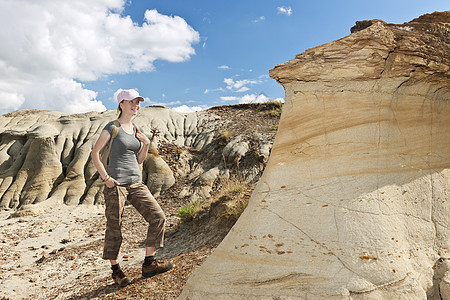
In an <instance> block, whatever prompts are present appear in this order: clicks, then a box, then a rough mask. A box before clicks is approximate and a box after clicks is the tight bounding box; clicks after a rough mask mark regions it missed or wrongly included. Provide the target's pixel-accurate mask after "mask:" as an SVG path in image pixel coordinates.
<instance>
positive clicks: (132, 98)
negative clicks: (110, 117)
mask: <svg viewBox="0 0 450 300" xmlns="http://www.w3.org/2000/svg"><path fill="white" fill-rule="evenodd" d="M117 101H118V103H119V107H118V111H119V117H118V118H117V120H115V121H112V122H109V123H108V124H107V125H106V126H105V127H104V128H103V130H102V132H101V133H100V136H99V138H98V140H97V142H96V144H95V145H94V148H93V150H92V153H91V157H92V161H93V162H94V165H95V167H96V168H97V171H98V173H99V175H100V177H101V179H102V180H103V182H104V183H105V189H104V191H103V193H104V196H105V206H106V208H105V215H106V232H105V242H104V248H103V259H108V260H109V261H110V262H111V269H112V271H113V273H112V278H113V280H114V282H115V283H116V284H119V285H125V284H127V283H128V282H129V279H128V278H127V277H126V275H125V274H124V273H123V271H122V270H121V269H120V266H119V263H118V260H117V257H118V255H119V249H120V245H121V243H122V233H121V225H122V214H123V209H124V204H125V200H128V202H130V203H131V204H132V205H133V206H134V207H135V208H136V209H137V211H138V212H139V213H140V214H141V215H142V216H143V217H144V219H145V220H146V221H147V222H148V223H149V226H148V231H147V238H146V240H145V259H144V263H143V265H142V276H143V277H150V276H153V275H155V274H158V273H162V272H166V271H168V270H170V269H171V268H172V267H173V262H172V261H157V260H156V259H155V252H156V249H158V248H160V247H162V246H163V243H164V229H165V228H164V226H165V221H166V218H165V215H164V212H163V211H162V209H161V207H160V206H159V204H158V203H157V202H156V200H155V198H153V196H152V194H151V193H150V191H149V190H148V188H147V186H146V185H145V184H144V183H143V182H142V172H141V170H140V168H139V164H141V163H143V162H144V160H145V158H146V156H147V152H148V149H149V146H150V140H149V139H148V138H147V137H146V136H145V135H144V134H143V133H142V132H141V131H140V130H139V129H138V128H136V126H135V125H134V124H133V123H132V120H133V118H134V117H135V116H136V115H137V114H138V112H139V109H140V102H141V101H144V99H143V98H142V97H141V96H140V95H139V93H138V92H137V91H136V90H134V89H131V90H121V91H120V92H119V93H118V94H117ZM111 138H112V140H111V141H110V139H111ZM108 142H112V143H108ZM107 144H110V149H109V150H110V153H109V163H106V165H105V164H104V163H103V162H102V160H101V158H100V152H101V151H102V149H103V148H104V147H105V146H106V145H107Z"/></svg>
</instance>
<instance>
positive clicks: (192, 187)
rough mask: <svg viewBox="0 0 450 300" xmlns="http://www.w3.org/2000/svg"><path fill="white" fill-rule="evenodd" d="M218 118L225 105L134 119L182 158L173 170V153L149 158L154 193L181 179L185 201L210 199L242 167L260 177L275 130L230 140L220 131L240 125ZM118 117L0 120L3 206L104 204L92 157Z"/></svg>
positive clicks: (34, 115)
mask: <svg viewBox="0 0 450 300" xmlns="http://www.w3.org/2000/svg"><path fill="white" fill-rule="evenodd" d="M241 108H242V109H241ZM227 109H228V110H233V109H235V110H236V114H244V111H247V112H248V111H250V112H253V113H254V111H255V110H256V107H243V106H241V107H235V108H232V107H230V108H227ZM220 114H221V109H220V108H214V109H211V110H208V111H203V112H197V113H189V114H180V113H177V112H175V111H173V110H170V109H168V108H165V107H156V106H152V107H145V108H142V109H141V110H140V112H139V115H138V116H137V117H136V119H135V120H134V122H135V123H136V124H137V125H139V127H140V128H141V130H142V131H143V132H144V133H146V134H147V135H148V136H149V137H151V136H152V135H153V134H152V132H155V131H157V132H158V134H157V135H156V136H154V141H153V144H152V145H153V146H154V147H156V148H158V149H159V146H158V145H160V144H161V143H164V144H167V145H172V147H175V148H176V149H177V150H176V152H177V153H178V154H177V155H178V156H177V159H176V161H173V162H171V165H170V166H169V165H168V164H167V163H166V161H165V160H164V159H167V156H166V157H162V156H159V155H158V153H154V152H152V151H150V153H149V155H148V156H147V159H146V161H145V162H144V164H143V181H144V182H145V183H146V184H147V186H148V187H149V188H150V191H151V192H152V193H153V195H155V196H158V195H159V194H160V193H161V192H164V191H166V190H167V189H169V188H170V187H171V186H172V185H173V184H174V182H175V178H178V180H179V181H181V183H180V184H181V185H182V184H183V183H185V186H184V188H183V190H182V191H180V192H179V195H176V196H178V197H179V198H180V199H181V198H183V199H184V198H187V199H188V200H189V199H190V200H195V199H198V198H202V199H207V198H208V197H210V193H211V191H212V190H213V188H214V187H213V186H217V185H219V182H220V181H221V180H226V179H228V178H229V176H230V174H231V173H236V169H237V167H239V166H240V171H241V172H242V173H245V176H243V178H245V180H246V181H252V180H255V178H259V176H260V175H261V173H262V170H263V168H264V165H265V163H266V161H267V158H268V155H269V151H270V148H271V146H272V143H273V138H274V135H275V132H274V131H272V132H271V131H270V129H269V125H267V128H263V127H261V128H260V129H258V128H256V129H255V130H253V131H252V132H249V130H251V128H249V129H248V130H244V129H242V128H241V130H240V131H238V130H234V129H231V130H230V131H229V132H228V131H227V132H228V134H227V137H225V138H224V137H222V135H223V133H221V130H224V128H225V129H226V128H231V127H233V126H234V123H235V122H233V121H232V120H229V119H227V117H226V116H225V117H221V115H220ZM254 114H256V113H254ZM266 114H269V112H266ZM115 118H117V115H116V112H115V111H107V112H104V113H97V112H91V113H86V114H78V115H67V114H62V113H58V112H52V111H38V110H24V111H17V112H12V113H9V114H5V115H2V116H0V209H9V208H14V209H16V208H29V207H31V204H38V203H39V204H40V206H41V207H52V206H54V205H55V204H63V203H64V204H68V205H74V204H103V186H104V184H103V182H102V181H101V179H100V178H99V176H98V173H97V171H96V169H95V166H94V164H93V163H92V161H91V158H90V153H91V150H92V148H93V146H94V144H95V142H96V140H97V138H98V136H99V134H100V132H101V131H102V129H103V128H104V126H105V125H106V124H107V123H108V122H110V121H111V120H114V119H115ZM274 121H276V122H278V118H277V119H276V120H275V119H274ZM261 122H262V123H264V121H261ZM255 126H256V125H255ZM219 144H220V145H219ZM255 159H256V160H255ZM247 160H249V161H252V163H248V162H247V163H245V161H247ZM239 164H241V165H239ZM33 207H34V208H35V209H36V208H37V207H38V206H34V205H33Z"/></svg>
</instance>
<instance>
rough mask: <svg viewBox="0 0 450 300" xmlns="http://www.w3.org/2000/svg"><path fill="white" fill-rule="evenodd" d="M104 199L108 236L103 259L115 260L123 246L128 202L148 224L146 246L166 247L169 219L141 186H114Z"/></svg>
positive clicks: (106, 234) (134, 184)
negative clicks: (123, 217) (165, 239)
mask: <svg viewBox="0 0 450 300" xmlns="http://www.w3.org/2000/svg"><path fill="white" fill-rule="evenodd" d="M103 194H104V196H105V206H106V208H105V216H106V232H105V243H104V248H103V259H110V260H116V259H117V257H118V255H119V249H120V245H121V244H122V230H121V228H122V214H123V209H124V205H125V200H128V202H130V203H131V205H133V206H134V207H135V208H136V209H137V211H138V212H139V213H140V214H141V215H142V216H143V217H144V219H145V220H146V221H147V222H148V223H149V226H148V231H147V238H146V240H145V246H146V247H151V246H154V247H156V248H160V247H162V246H163V244H164V230H165V228H164V226H165V223H166V217H165V215H164V212H163V211H162V209H161V207H160V206H159V204H158V202H156V200H155V198H154V197H153V195H152V194H151V193H150V191H149V190H148V188H147V186H146V185H145V184H143V183H142V182H138V183H133V184H127V185H120V186H115V187H112V188H108V187H106V186H105V189H104V191H103Z"/></svg>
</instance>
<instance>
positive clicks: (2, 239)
mask: <svg viewBox="0 0 450 300" xmlns="http://www.w3.org/2000/svg"><path fill="white" fill-rule="evenodd" d="M11 214H12V212H11V211H1V212H0V257H1V258H0V262H1V263H0V297H4V298H11V299H24V298H32V299H48V298H49V296H50V294H51V293H52V291H54V290H55V288H61V287H62V286H64V285H71V284H73V283H74V282H76V281H77V279H79V278H81V277H85V276H90V277H95V276H98V275H100V276H104V274H105V273H106V272H109V265H108V264H107V263H106V262H105V261H103V260H102V259H101V245H102V244H103V232H102V231H103V230H104V223H105V222H104V219H105V218H104V208H103V207H96V206H64V205H63V206H58V207H56V208H53V209H50V210H48V211H47V212H44V213H42V214H38V215H28V216H21V217H16V218H10V216H11ZM102 227H103V230H101V229H102ZM92 279H94V278H92ZM61 296H62V297H63V295H61Z"/></svg>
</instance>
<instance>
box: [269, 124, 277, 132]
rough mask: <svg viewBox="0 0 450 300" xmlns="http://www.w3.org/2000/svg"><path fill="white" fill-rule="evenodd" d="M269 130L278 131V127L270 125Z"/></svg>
mask: <svg viewBox="0 0 450 300" xmlns="http://www.w3.org/2000/svg"><path fill="white" fill-rule="evenodd" d="M270 129H272V130H275V131H276V130H278V125H272V126H270Z"/></svg>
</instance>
